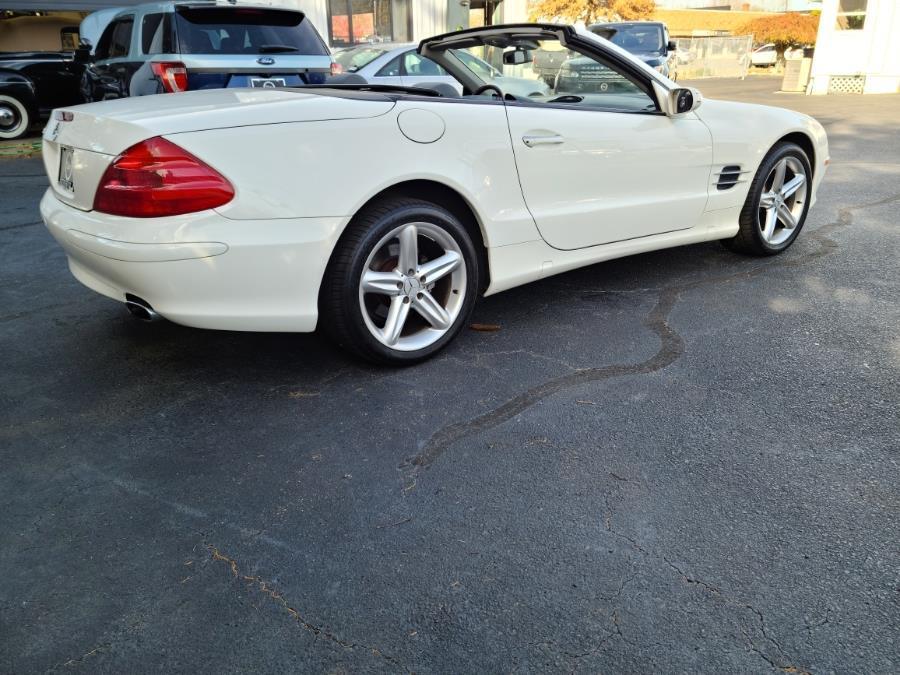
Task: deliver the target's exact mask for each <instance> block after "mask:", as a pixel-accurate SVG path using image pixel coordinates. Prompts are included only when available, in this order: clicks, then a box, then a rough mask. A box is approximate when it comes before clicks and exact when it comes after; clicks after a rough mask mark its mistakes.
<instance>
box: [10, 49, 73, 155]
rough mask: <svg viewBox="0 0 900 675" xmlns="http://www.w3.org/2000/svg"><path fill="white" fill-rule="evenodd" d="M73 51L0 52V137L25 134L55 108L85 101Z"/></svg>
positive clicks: (15, 136) (13, 137)
mask: <svg viewBox="0 0 900 675" xmlns="http://www.w3.org/2000/svg"><path fill="white" fill-rule="evenodd" d="M83 72H84V66H83V64H79V63H77V62H76V61H75V59H74V57H73V55H72V53H71V52H6V53H3V52H0V139H5V140H9V139H15V138H21V137H22V136H24V135H25V134H26V133H27V132H28V130H29V128H31V127H32V126H34V125H35V124H37V123H38V122H40V121H42V120H45V119H47V117H48V116H49V114H50V111H51V110H53V108H59V107H61V106H65V105H72V104H74V103H80V102H81V101H82V99H81V95H80V93H79V83H80V82H81V76H82V73H83Z"/></svg>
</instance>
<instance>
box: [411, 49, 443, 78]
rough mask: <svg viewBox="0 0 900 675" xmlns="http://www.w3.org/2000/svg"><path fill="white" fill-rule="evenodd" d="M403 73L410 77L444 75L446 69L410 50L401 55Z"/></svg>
mask: <svg viewBox="0 0 900 675" xmlns="http://www.w3.org/2000/svg"><path fill="white" fill-rule="evenodd" d="M403 74H404V75H410V76H412V77H446V76H447V71H446V70H444V69H443V68H441V67H440V66H439V65H438V64H436V63H435V62H434V61H432V60H431V59H426V58H425V57H424V56H420V55H419V54H417V53H416V52H414V51H412V52H406V53H405V54H404V55H403Z"/></svg>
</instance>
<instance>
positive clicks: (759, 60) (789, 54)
mask: <svg viewBox="0 0 900 675" xmlns="http://www.w3.org/2000/svg"><path fill="white" fill-rule="evenodd" d="M803 51H804V50H803V48H802V47H798V48H796V49H793V48H788V49H785V50H784V58H785V59H800V58H803ZM776 63H778V50H777V49H776V48H775V45H774V44H772V43H769V44H765V45H761V46H759V47H757V48H756V49H754V50H753V51H752V52H751V53H750V65H751V66H756V67H757V68H769V67H771V66H774V65H775V64H776Z"/></svg>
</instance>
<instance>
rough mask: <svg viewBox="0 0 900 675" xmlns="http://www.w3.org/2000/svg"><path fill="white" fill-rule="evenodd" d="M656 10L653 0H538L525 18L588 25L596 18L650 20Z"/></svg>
mask: <svg viewBox="0 0 900 675" xmlns="http://www.w3.org/2000/svg"><path fill="white" fill-rule="evenodd" d="M655 9H656V2H655V0H538V1H537V2H535V3H534V4H533V5H532V6H531V11H529V12H528V18H529V19H530V20H531V21H540V20H541V19H544V20H552V21H568V22H570V23H575V22H576V21H583V22H584V23H585V25H588V26H589V25H590V24H592V23H596V22H597V21H634V20H637V19H649V18H650V15H651V14H653V10H655Z"/></svg>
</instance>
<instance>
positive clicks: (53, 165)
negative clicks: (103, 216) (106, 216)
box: [41, 121, 114, 211]
mask: <svg viewBox="0 0 900 675" xmlns="http://www.w3.org/2000/svg"><path fill="white" fill-rule="evenodd" d="M50 124H53V122H52V121H51V122H50ZM61 124H62V125H65V124H67V123H61ZM60 136H62V137H65V138H73V136H72V135H70V134H60ZM41 155H42V157H43V159H44V169H45V170H46V171H47V176H49V177H50V186H51V188H52V189H53V191H54V193H56V196H57V198H59V199H60V200H61V201H63V202H65V203H66V204H69V205H70V206H74V207H75V208H77V209H81V210H82V211H90V210H91V209H92V208H94V193H95V192H96V191H97V185H98V184H99V183H100V178H101V177H102V176H103V172H104V171H106V168H107V167H108V166H109V164H110V162H112V160H113V159H114V156H113V155H108V154H101V153H97V152H89V151H86V150H82V149H80V148H75V149H74V150H73V152H72V169H73V171H74V173H73V175H74V177H75V191H74V192H69V191H68V190H66V189H65V188H63V187H61V186H60V184H59V182H58V180H57V179H58V177H59V161H60V143H58V142H56V141H51V140H47V137H46V134H45V138H44V142H43V151H42V153H41Z"/></svg>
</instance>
